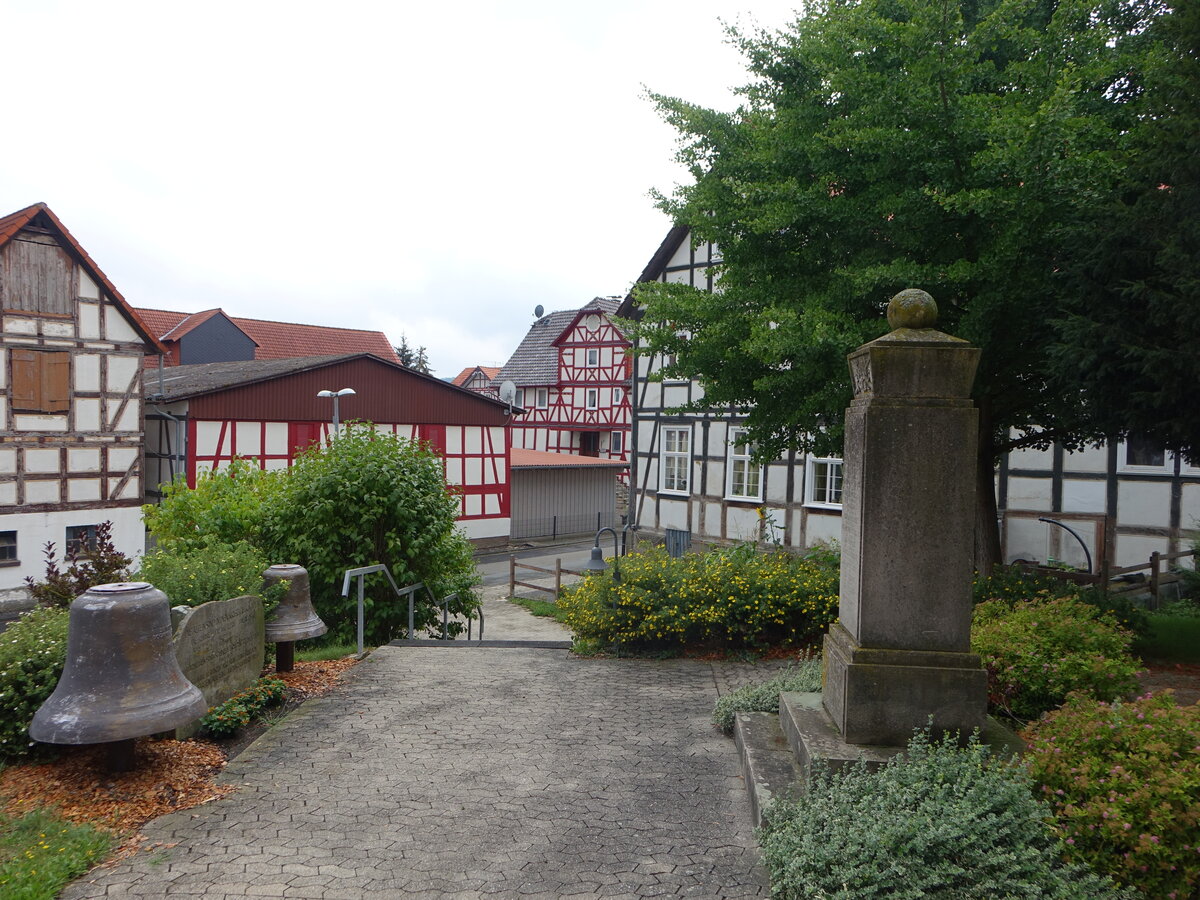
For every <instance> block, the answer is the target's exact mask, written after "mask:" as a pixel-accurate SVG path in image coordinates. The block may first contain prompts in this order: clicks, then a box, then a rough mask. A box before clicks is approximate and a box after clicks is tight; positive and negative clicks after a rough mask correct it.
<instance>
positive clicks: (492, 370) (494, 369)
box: [451, 366, 500, 387]
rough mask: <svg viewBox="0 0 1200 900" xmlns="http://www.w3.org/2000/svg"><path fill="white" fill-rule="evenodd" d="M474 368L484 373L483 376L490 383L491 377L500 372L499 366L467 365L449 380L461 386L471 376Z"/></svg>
mask: <svg viewBox="0 0 1200 900" xmlns="http://www.w3.org/2000/svg"><path fill="white" fill-rule="evenodd" d="M476 369H478V370H479V371H480V372H482V373H483V374H484V377H485V378H487V380H488V382H489V383H491V381H492V379H493V378H495V377H496V376H497V375H499V374H500V367H499V366H467V367H466V368H465V369H463V370H462V371H461V372H459V373H458V374H457V375H455V376H454V378H453V379H451V382H452V383H453V384H457V385H458V386H459V387H462V386H463V385H464V384H466V383H467V379H468V378H470V377H471V373H472V372H474V371H475V370H476Z"/></svg>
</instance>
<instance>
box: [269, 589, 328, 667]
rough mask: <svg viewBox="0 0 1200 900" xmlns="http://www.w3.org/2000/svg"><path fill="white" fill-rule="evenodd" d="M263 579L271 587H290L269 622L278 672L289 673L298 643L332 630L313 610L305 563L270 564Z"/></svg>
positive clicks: (270, 637)
mask: <svg viewBox="0 0 1200 900" xmlns="http://www.w3.org/2000/svg"><path fill="white" fill-rule="evenodd" d="M263 581H264V582H266V584H267V586H268V587H270V586H271V585H273V584H278V583H279V582H281V581H282V582H286V583H287V586H288V591H287V594H286V595H285V596H284V598H283V599H282V600H280V601H279V606H277V607H276V608H275V612H274V613H273V614H272V616H271V619H270V621H268V622H267V624H266V636H267V641H269V642H274V643H275V644H276V647H275V671H277V672H290V671H292V664H293V659H294V651H295V642H296V641H302V640H304V639H306V638H315V637H320V636H321V635H323V634H324V633H325V632H326V631H328V630H329V629H328V628H327V627H326V625H325V623H324V622H322V621H321V619H320V617H319V616H318V615H317V611H316V610H315V609H313V605H312V594H311V593H310V592H309V589H308V571H307V570H306V569H305V568H304V567H303V566H297V565H278V566H271V567H270V568H269V569H267V570H266V571H265V572H263Z"/></svg>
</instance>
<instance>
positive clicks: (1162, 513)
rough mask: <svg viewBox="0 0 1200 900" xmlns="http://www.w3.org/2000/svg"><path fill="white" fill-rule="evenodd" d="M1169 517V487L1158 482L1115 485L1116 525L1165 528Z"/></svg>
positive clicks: (1134, 482) (1120, 483)
mask: <svg viewBox="0 0 1200 900" xmlns="http://www.w3.org/2000/svg"><path fill="white" fill-rule="evenodd" d="M1170 517H1171V486H1170V485H1169V484H1166V483H1160V482H1146V481H1121V482H1118V484H1117V523H1118V525H1153V526H1161V527H1164V528H1165V527H1166V526H1167V525H1168V524H1169V523H1170Z"/></svg>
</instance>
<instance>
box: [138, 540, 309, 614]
mask: <svg viewBox="0 0 1200 900" xmlns="http://www.w3.org/2000/svg"><path fill="white" fill-rule="evenodd" d="M268 565H270V563H269V562H268V561H267V557H266V555H265V554H263V553H262V552H261V551H260V550H258V549H257V548H255V547H252V546H251V545H250V544H248V543H246V542H245V541H238V542H237V543H236V544H223V543H220V542H218V541H212V542H210V543H208V544H205V545H203V546H199V547H197V548H196V549H191V550H188V549H182V548H180V549H177V550H170V551H168V550H154V551H152V552H150V553H147V554H146V555H145V556H144V557H143V558H142V565H141V569H140V570H139V572H138V577H139V578H141V579H142V580H144V581H148V582H150V583H151V584H152V585H154V586H155V587H156V588H158V589H159V590H160V591H162V592H163V593H165V594H166V595H167V597H169V598H170V600H171V605H172V606H199V605H200V604H201V603H208V602H210V601H213V600H229V599H230V598H232V597H241V596H243V595H244V594H255V595H259V596H263V595H267V606H268V612H269V611H270V609H273V608H274V607H275V606H276V605H277V604H278V602H279V600H280V599H281V598H282V595H283V594H285V593H287V585H286V584H276V585H272V586H271V587H270V588H269V589H265V590H264V588H263V571H264V570H265V569H266V568H267V566H268Z"/></svg>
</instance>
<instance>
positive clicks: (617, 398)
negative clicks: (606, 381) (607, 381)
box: [612, 387, 625, 406]
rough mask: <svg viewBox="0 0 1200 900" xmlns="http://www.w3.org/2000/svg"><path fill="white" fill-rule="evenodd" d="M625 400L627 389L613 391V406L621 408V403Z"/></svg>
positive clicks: (616, 388) (617, 388)
mask: <svg viewBox="0 0 1200 900" xmlns="http://www.w3.org/2000/svg"><path fill="white" fill-rule="evenodd" d="M624 399H625V388H619V387H615V388H613V389H612V402H613V406H620V405H621V402H622V401H623V400H624Z"/></svg>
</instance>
